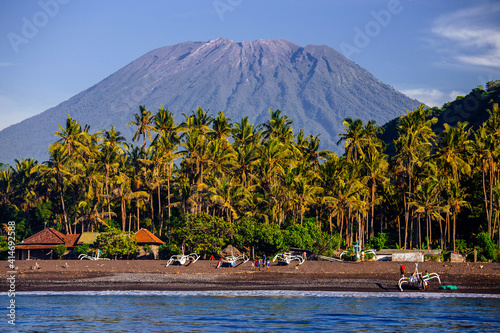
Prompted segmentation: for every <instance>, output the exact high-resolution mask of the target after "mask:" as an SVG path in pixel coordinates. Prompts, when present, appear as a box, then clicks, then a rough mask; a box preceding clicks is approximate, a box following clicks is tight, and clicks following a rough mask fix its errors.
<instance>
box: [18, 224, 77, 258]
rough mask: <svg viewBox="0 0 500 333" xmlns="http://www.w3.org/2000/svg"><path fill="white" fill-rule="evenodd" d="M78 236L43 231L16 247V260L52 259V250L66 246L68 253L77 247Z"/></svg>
mask: <svg viewBox="0 0 500 333" xmlns="http://www.w3.org/2000/svg"><path fill="white" fill-rule="evenodd" d="M79 238H80V234H67V235H65V234H63V233H62V232H60V231H57V230H56V229H53V228H47V229H43V230H42V231H40V232H38V233H36V234H34V235H33V236H30V237H28V238H26V239H25V240H23V241H22V242H21V243H20V244H18V245H16V260H30V259H52V258H53V251H52V249H53V248H54V247H55V246H57V245H61V244H62V245H66V248H67V250H68V252H69V251H71V250H73V248H74V247H75V246H77V245H78V241H79Z"/></svg>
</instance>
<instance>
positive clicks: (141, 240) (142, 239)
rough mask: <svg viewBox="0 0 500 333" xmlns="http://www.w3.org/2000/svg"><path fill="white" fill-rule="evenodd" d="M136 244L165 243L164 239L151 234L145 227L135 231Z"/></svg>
mask: <svg viewBox="0 0 500 333" xmlns="http://www.w3.org/2000/svg"><path fill="white" fill-rule="evenodd" d="M134 237H135V239H137V244H165V242H164V241H162V240H161V239H159V238H158V237H156V236H155V235H153V234H152V233H151V232H150V231H149V230H147V229H141V230H139V231H137V232H136V233H135V236H134Z"/></svg>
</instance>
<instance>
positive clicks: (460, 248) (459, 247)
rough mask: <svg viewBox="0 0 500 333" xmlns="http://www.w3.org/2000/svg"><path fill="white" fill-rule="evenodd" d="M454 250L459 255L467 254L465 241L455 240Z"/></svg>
mask: <svg viewBox="0 0 500 333" xmlns="http://www.w3.org/2000/svg"><path fill="white" fill-rule="evenodd" d="M455 250H456V251H457V252H459V253H466V252H468V250H469V249H468V248H467V242H466V241H465V239H457V240H455Z"/></svg>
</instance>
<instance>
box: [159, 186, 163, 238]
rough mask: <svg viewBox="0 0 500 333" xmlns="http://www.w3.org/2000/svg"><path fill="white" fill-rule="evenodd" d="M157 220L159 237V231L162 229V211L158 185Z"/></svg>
mask: <svg viewBox="0 0 500 333" xmlns="http://www.w3.org/2000/svg"><path fill="white" fill-rule="evenodd" d="M158 219H159V220H160V221H159V223H158V225H159V227H160V230H159V235H160V236H161V229H163V210H162V209H161V194H160V185H158Z"/></svg>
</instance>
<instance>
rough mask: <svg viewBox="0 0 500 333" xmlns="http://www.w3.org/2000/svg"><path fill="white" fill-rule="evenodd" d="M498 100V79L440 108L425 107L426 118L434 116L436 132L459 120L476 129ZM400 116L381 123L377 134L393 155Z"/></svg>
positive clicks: (499, 86) (453, 124)
mask: <svg viewBox="0 0 500 333" xmlns="http://www.w3.org/2000/svg"><path fill="white" fill-rule="evenodd" d="M499 102H500V80H496V81H489V82H487V83H486V90H485V89H484V87H483V86H478V87H477V88H474V89H472V91H471V92H470V93H469V94H468V95H466V96H458V97H457V98H456V99H455V100H454V101H452V102H448V103H446V104H444V105H443V106H442V107H441V108H438V107H432V108H428V109H427V118H428V119H430V118H432V117H436V118H437V119H438V121H437V123H436V124H434V125H433V126H432V129H433V131H434V132H435V133H436V134H440V133H441V132H442V131H443V129H444V124H445V123H447V124H448V125H450V126H452V127H453V126H456V125H457V124H458V123H459V122H467V123H468V128H470V127H472V129H474V130H477V129H478V128H479V126H481V125H482V124H483V123H484V122H485V121H486V120H488V117H489V113H488V111H487V110H491V109H492V108H493V104H494V103H499ZM399 120H400V117H398V118H394V119H392V120H391V121H389V122H387V123H386V124H385V125H383V126H382V127H383V129H384V132H383V133H382V134H380V135H379V138H380V139H382V140H383V141H384V142H385V143H386V145H387V149H386V153H387V154H388V155H389V156H394V155H395V153H396V150H395V148H394V140H396V139H397V137H398V133H397V130H396V128H397V126H398V125H399Z"/></svg>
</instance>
